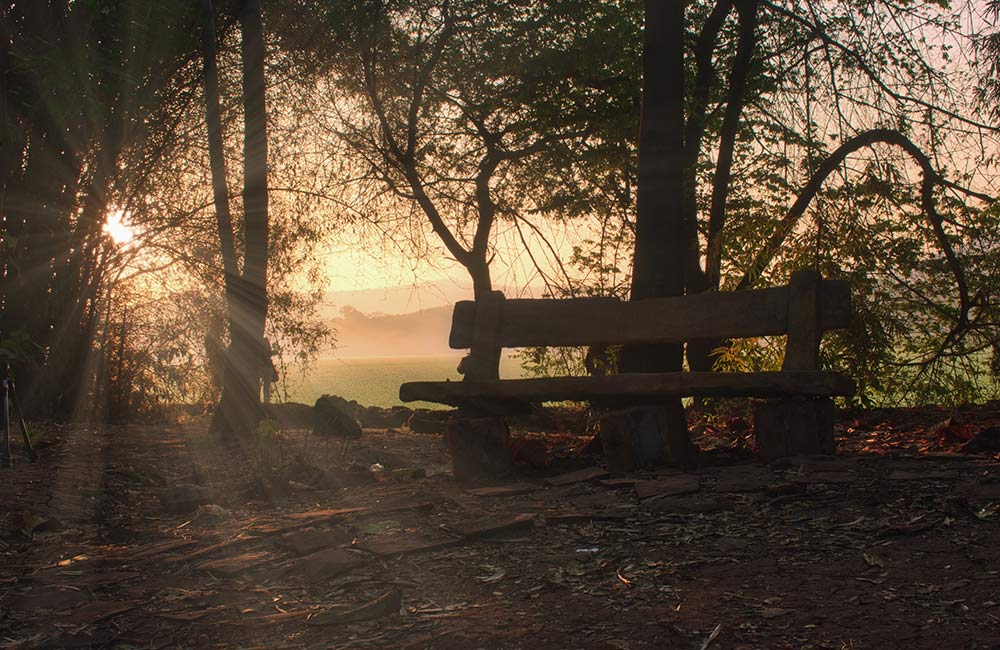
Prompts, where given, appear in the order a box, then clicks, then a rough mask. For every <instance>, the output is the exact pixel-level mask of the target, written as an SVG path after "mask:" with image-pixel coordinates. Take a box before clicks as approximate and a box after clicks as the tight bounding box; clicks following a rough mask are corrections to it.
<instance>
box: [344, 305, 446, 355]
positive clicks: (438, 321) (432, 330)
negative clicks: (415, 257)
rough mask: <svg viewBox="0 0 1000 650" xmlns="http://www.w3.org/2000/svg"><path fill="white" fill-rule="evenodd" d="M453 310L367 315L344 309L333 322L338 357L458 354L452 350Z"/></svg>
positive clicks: (435, 309) (436, 308) (351, 309)
mask: <svg viewBox="0 0 1000 650" xmlns="http://www.w3.org/2000/svg"><path fill="white" fill-rule="evenodd" d="M451 312H452V308H451V306H450V305H449V306H444V307H434V308H432V309H424V310H421V311H417V312H413V313H409V314H365V313H363V312H361V311H359V310H357V309H355V308H354V307H343V308H341V310H340V316H339V317H337V318H334V319H332V320H331V321H330V325H332V326H333V328H334V329H336V330H337V349H336V351H335V352H334V355H335V356H337V357H341V358H347V357H396V356H407V355H430V354H448V353H455V351H454V350H452V349H450V348H449V347H448V333H449V331H450V330H451Z"/></svg>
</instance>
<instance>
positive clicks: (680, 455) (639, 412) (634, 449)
mask: <svg viewBox="0 0 1000 650" xmlns="http://www.w3.org/2000/svg"><path fill="white" fill-rule="evenodd" d="M600 439H601V444H602V446H603V447H604V460H605V463H606V464H607V466H608V471H610V472H615V473H624V472H631V471H633V470H635V469H638V468H640V467H645V466H648V465H659V464H663V463H667V464H673V465H686V464H688V463H690V462H691V461H692V460H693V459H694V457H695V456H696V455H697V448H696V447H695V446H694V445H693V444H692V443H691V439H690V438H689V437H688V430H687V419H686V418H685V417H684V408H683V406H681V404H680V402H678V403H677V404H671V405H664V406H636V407H632V408H629V409H625V410H622V411H615V412H613V413H609V414H607V415H605V416H604V417H602V418H601V421H600Z"/></svg>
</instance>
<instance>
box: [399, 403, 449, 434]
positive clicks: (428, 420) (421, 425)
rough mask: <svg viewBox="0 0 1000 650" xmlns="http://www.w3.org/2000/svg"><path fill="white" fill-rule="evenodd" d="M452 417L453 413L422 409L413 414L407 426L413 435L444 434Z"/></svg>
mask: <svg viewBox="0 0 1000 650" xmlns="http://www.w3.org/2000/svg"><path fill="white" fill-rule="evenodd" d="M452 415H453V413H452V411H428V410H426V409H420V410H418V411H414V412H413V415H411V416H410V419H409V420H407V421H406V426H407V427H409V428H410V431H412V432H413V433H444V432H445V429H446V427H447V425H448V419H449V418H450V417H451V416H452Z"/></svg>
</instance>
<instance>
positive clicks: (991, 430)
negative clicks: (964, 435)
mask: <svg viewBox="0 0 1000 650" xmlns="http://www.w3.org/2000/svg"><path fill="white" fill-rule="evenodd" d="M960 449H961V450H962V451H963V452H965V453H968V454H985V453H989V454H992V453H997V452H1000V426H997V425H993V426H992V427H986V428H985V429H980V430H979V431H977V432H976V433H975V434H973V436H972V437H971V438H969V440H968V442H966V443H965V444H964V445H962V446H961V447H960Z"/></svg>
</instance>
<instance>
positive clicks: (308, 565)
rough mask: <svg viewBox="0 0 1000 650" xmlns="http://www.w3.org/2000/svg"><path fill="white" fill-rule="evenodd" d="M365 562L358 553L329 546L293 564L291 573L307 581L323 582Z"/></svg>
mask: <svg viewBox="0 0 1000 650" xmlns="http://www.w3.org/2000/svg"><path fill="white" fill-rule="evenodd" d="M364 563H365V560H364V558H363V557H360V556H359V555H358V554H356V553H351V552H349V551H343V550H340V549H337V548H327V549H324V550H322V551H317V552H315V553H312V554H311V555H307V556H305V557H303V558H302V559H300V560H299V561H298V562H296V563H295V564H293V565H292V569H291V573H292V574H295V575H298V576H301V577H302V578H303V579H304V580H306V582H321V581H323V580H329V579H330V578H336V577H337V576H339V575H343V574H345V573H347V572H349V571H353V570H354V569H356V568H358V567H359V566H361V565H362V564H364Z"/></svg>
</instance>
